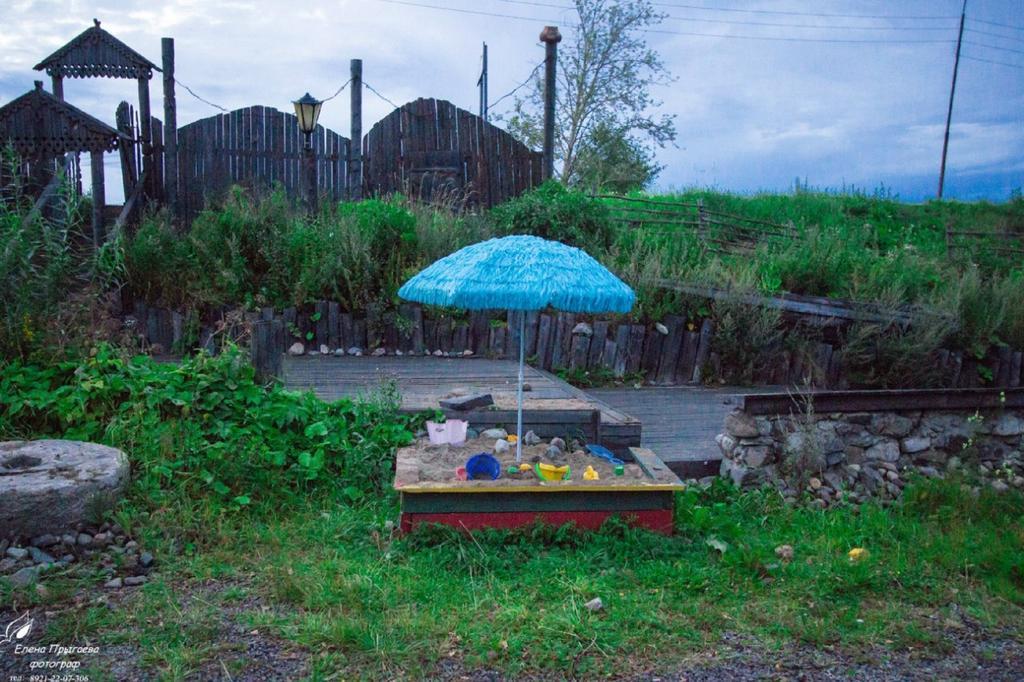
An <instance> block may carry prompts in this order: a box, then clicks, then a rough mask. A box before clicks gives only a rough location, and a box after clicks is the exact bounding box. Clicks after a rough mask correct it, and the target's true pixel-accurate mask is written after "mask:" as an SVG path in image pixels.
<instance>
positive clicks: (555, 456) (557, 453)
mask: <svg viewBox="0 0 1024 682" xmlns="http://www.w3.org/2000/svg"><path fill="white" fill-rule="evenodd" d="M563 454H564V453H563V452H562V451H561V450H559V449H558V448H556V447H555V446H554V445H549V446H548V449H547V450H545V451H544V456H545V457H547V458H548V459H550V460H559V459H561V458H562V455H563Z"/></svg>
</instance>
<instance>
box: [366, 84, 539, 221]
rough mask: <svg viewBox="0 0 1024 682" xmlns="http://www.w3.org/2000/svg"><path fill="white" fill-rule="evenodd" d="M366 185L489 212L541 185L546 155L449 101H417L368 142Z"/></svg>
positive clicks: (380, 124)
mask: <svg viewBox="0 0 1024 682" xmlns="http://www.w3.org/2000/svg"><path fill="white" fill-rule="evenodd" d="M363 163H364V166H363V177H364V185H365V188H366V189H367V191H368V192H370V193H372V194H387V193H389V192H402V193H404V194H407V195H408V196H411V197H414V198H417V199H420V200H423V201H429V202H437V201H444V202H450V201H455V202H458V203H459V204H463V205H470V206H483V207H488V208H489V207H491V206H494V205H495V204H498V203H501V202H502V201H505V200H506V199H510V198H512V197H514V196H517V195H518V194H521V193H522V192H524V191H526V190H528V189H530V188H531V187H535V186H536V185H538V184H540V182H541V154H540V153H538V152H534V151H531V150H530V149H529V148H528V147H526V145H524V144H522V143H521V142H519V141H518V140H516V139H515V138H514V137H512V135H510V134H509V133H507V132H505V131H504V130H502V129H501V128H498V127H497V126H495V125H492V124H490V123H488V122H486V121H484V120H483V119H482V118H480V117H479V116H477V115H476V114H473V113H470V112H468V111H466V110H464V109H459V108H458V107H456V106H455V105H454V104H452V103H451V102H447V101H444V100H438V99H423V98H420V99H417V100H415V101H413V102H409V103H408V104H405V105H403V106H402V107H400V108H398V109H396V110H395V111H393V112H391V113H390V114H389V115H387V116H385V117H384V118H383V119H382V120H381V121H379V122H378V123H377V124H376V125H375V126H373V128H371V129H370V132H369V133H367V135H366V136H365V137H364V138H363Z"/></svg>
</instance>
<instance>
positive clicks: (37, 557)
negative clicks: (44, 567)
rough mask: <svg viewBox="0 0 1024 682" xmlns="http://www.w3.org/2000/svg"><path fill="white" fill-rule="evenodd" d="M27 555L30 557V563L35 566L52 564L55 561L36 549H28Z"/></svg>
mask: <svg viewBox="0 0 1024 682" xmlns="http://www.w3.org/2000/svg"><path fill="white" fill-rule="evenodd" d="M28 553H29V554H31V555H32V561H34V562H36V563H37V564H52V563H53V562H55V561H56V559H54V558H53V557H52V556H50V555H49V554H47V553H46V552H44V551H43V550H41V549H39V548H38V547H29V548H28Z"/></svg>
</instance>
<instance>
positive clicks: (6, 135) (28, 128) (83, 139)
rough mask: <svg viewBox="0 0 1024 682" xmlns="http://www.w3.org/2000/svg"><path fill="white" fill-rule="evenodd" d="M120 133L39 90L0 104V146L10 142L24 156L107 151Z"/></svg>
mask: <svg viewBox="0 0 1024 682" xmlns="http://www.w3.org/2000/svg"><path fill="white" fill-rule="evenodd" d="M122 137H123V135H122V134H121V133H119V132H118V131H116V130H114V129H113V128H111V127H110V126H108V125H107V124H106V123H104V122H103V121H100V120H98V119H95V118H93V117H92V116H90V115H89V114H87V113H85V112H84V111H82V110H81V109H79V108H78V107H74V106H71V105H70V104H68V103H67V102H63V101H61V100H59V99H57V98H56V97H54V96H53V95H51V94H50V93H48V92H46V91H45V90H43V82H42V81H36V87H35V90H29V91H28V92H26V93H25V94H24V95H22V96H21V97H19V98H17V99H15V100H13V101H12V102H9V103H7V104H6V105H4V106H3V107H0V146H2V145H5V144H10V145H12V146H13V147H14V151H15V152H17V153H18V154H19V155H21V156H27V157H39V156H42V157H50V156H57V155H59V154H65V153H67V152H85V151H88V152H109V151H113V150H115V149H117V146H118V143H119V141H120V140H121V138H122Z"/></svg>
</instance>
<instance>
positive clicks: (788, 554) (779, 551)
mask: <svg viewBox="0 0 1024 682" xmlns="http://www.w3.org/2000/svg"><path fill="white" fill-rule="evenodd" d="M775 556H777V557H779V558H780V559H782V560H783V561H792V560H793V545H779V546H778V547H776V548H775Z"/></svg>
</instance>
